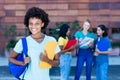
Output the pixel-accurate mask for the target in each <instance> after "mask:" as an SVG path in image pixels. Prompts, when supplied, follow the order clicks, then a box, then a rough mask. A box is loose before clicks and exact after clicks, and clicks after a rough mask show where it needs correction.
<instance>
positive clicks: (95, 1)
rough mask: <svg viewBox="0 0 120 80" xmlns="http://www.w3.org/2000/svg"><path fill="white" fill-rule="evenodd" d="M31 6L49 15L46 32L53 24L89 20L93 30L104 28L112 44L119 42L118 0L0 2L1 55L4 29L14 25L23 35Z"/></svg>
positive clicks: (27, 0)
mask: <svg viewBox="0 0 120 80" xmlns="http://www.w3.org/2000/svg"><path fill="white" fill-rule="evenodd" d="M33 6H36V7H40V8H42V9H44V10H45V11H46V12H47V13H48V14H49V17H50V24H49V25H48V28H53V27H54V26H55V23H56V22H73V21H75V20H78V21H79V23H80V25H82V23H83V21H84V20H86V19H90V20H91V22H92V23H93V27H94V28H95V27H97V25H99V24H105V25H106V26H107V27H108V28H109V36H110V38H111V40H114V41H116V40H117V41H118V40H120V37H119V36H118V35H119V34H120V0H0V38H1V39H0V54H2V53H3V52H4V49H5V45H6V44H7V42H8V38H6V37H5V35H4V32H5V31H6V29H7V28H8V27H10V26H11V25H16V26H17V28H16V31H17V32H19V33H21V32H24V30H25V26H24V25H23V20H24V15H25V12H26V11H27V10H28V9H29V8H30V7H33Z"/></svg>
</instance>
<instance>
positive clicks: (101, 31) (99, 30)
mask: <svg viewBox="0 0 120 80" xmlns="http://www.w3.org/2000/svg"><path fill="white" fill-rule="evenodd" d="M103 33H104V31H103V30H102V29H101V28H100V27H98V28H97V35H98V36H102V35H103Z"/></svg>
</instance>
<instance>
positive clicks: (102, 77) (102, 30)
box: [95, 25, 111, 80]
mask: <svg viewBox="0 0 120 80" xmlns="http://www.w3.org/2000/svg"><path fill="white" fill-rule="evenodd" d="M97 35H98V38H97V41H96V43H95V45H96V50H95V56H96V58H95V68H96V78H97V80H108V64H109V60H108V55H109V54H110V51H111V43H110V39H109V38H108V34H107V28H106V26H105V25H99V26H98V27H97Z"/></svg>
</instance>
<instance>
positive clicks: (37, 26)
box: [29, 17, 44, 34]
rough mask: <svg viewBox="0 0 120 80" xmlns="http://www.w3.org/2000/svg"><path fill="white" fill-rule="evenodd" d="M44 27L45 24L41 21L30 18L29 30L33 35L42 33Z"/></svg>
mask: <svg viewBox="0 0 120 80" xmlns="http://www.w3.org/2000/svg"><path fill="white" fill-rule="evenodd" d="M43 26H44V23H43V22H42V20H41V19H38V18H35V17H34V18H30V19H29V29H30V31H31V33H32V34H37V33H40V32H41V28H42V27H43Z"/></svg>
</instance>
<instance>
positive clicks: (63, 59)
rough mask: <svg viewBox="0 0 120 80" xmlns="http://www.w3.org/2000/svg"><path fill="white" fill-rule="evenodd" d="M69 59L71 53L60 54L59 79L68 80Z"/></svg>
mask: <svg viewBox="0 0 120 80" xmlns="http://www.w3.org/2000/svg"><path fill="white" fill-rule="evenodd" d="M71 59H72V55H71V54H66V53H65V54H62V55H61V56H60V74H61V76H60V80H69V75H70V70H71V66H70V64H71Z"/></svg>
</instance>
